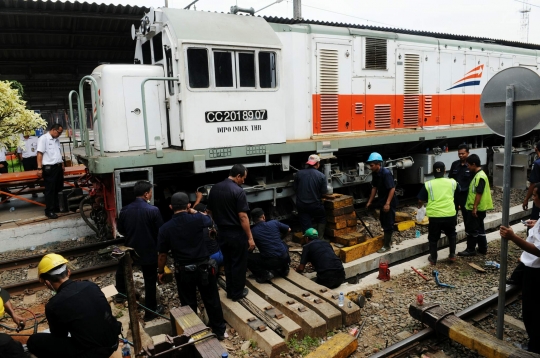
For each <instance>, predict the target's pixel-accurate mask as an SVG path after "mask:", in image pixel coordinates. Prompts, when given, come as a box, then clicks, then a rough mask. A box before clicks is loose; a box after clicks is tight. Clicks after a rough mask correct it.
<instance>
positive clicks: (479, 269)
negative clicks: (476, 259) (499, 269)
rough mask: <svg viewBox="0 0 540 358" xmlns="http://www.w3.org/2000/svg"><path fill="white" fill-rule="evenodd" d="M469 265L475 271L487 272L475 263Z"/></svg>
mask: <svg viewBox="0 0 540 358" xmlns="http://www.w3.org/2000/svg"><path fill="white" fill-rule="evenodd" d="M467 264H468V265H469V266H471V267H472V268H473V269H475V270H476V271H478V272H486V270H484V269H483V268H481V267H480V266H478V265H477V264H475V263H472V262H467Z"/></svg>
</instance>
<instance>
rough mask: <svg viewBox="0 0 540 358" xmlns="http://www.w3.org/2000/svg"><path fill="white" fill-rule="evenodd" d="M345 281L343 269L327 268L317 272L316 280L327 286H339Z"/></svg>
mask: <svg viewBox="0 0 540 358" xmlns="http://www.w3.org/2000/svg"><path fill="white" fill-rule="evenodd" d="M344 281H345V270H327V271H322V272H317V280H315V282H317V283H318V284H319V285H323V286H325V287H328V288H336V287H339V286H340V285H341V284H342V283H343V282H344Z"/></svg>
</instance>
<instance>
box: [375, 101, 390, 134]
mask: <svg viewBox="0 0 540 358" xmlns="http://www.w3.org/2000/svg"><path fill="white" fill-rule="evenodd" d="M390 112H391V107H390V105H389V104H376V105H375V129H390V127H391V118H390Z"/></svg>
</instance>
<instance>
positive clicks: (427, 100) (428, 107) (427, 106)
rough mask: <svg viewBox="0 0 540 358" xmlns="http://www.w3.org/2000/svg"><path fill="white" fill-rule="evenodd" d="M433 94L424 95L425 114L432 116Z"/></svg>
mask: <svg viewBox="0 0 540 358" xmlns="http://www.w3.org/2000/svg"><path fill="white" fill-rule="evenodd" d="M431 109H432V104H431V96H424V116H426V117H431Z"/></svg>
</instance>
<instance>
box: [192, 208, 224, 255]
mask: <svg viewBox="0 0 540 358" xmlns="http://www.w3.org/2000/svg"><path fill="white" fill-rule="evenodd" d="M193 209H195V210H197V211H198V212H200V213H201V214H204V215H207V214H208V212H207V211H206V205H205V204H203V203H198V204H197V205H193ZM210 219H211V218H210ZM203 238H204V243H205V244H206V249H207V250H208V254H209V255H210V258H211V259H214V260H216V262H217V264H218V266H223V254H222V253H221V250H220V249H219V244H218V242H217V229H216V225H215V224H214V221H213V220H212V225H211V226H209V227H206V228H204V230H203Z"/></svg>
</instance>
